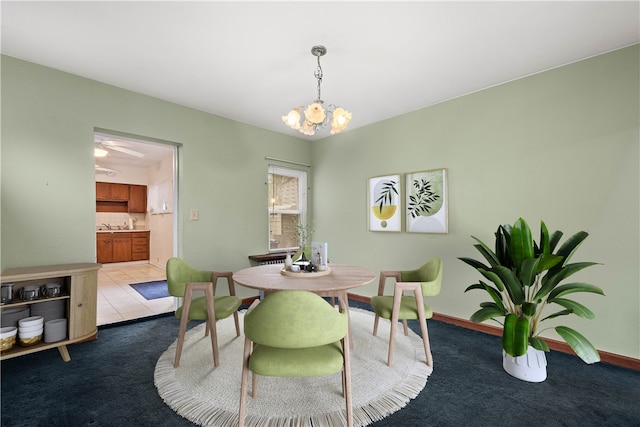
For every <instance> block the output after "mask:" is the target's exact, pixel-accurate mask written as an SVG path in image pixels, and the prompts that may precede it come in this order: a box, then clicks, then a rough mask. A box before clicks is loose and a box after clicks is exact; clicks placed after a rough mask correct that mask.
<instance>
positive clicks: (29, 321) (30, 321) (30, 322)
mask: <svg viewBox="0 0 640 427" xmlns="http://www.w3.org/2000/svg"><path fill="white" fill-rule="evenodd" d="M42 324H44V317H42V316H31V317H25V318H24V319H20V320H18V326H20V327H28V326H35V325H42Z"/></svg>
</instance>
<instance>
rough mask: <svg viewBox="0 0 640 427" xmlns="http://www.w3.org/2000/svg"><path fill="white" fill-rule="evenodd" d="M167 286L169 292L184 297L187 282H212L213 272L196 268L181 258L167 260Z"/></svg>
mask: <svg viewBox="0 0 640 427" xmlns="http://www.w3.org/2000/svg"><path fill="white" fill-rule="evenodd" d="M166 273H167V286H168V288H169V294H171V295H173V296H174V297H183V296H184V289H185V286H186V284H187V282H210V281H211V272H210V271H201V270H196V269H195V268H193V267H191V266H190V265H189V264H187V263H186V262H185V261H184V260H182V259H180V258H170V259H169V260H168V261H167V271H166Z"/></svg>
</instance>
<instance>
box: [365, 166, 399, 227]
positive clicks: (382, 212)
mask: <svg viewBox="0 0 640 427" xmlns="http://www.w3.org/2000/svg"><path fill="white" fill-rule="evenodd" d="M368 190H369V197H368V200H367V214H368V218H369V231H402V215H401V213H400V211H401V209H400V207H401V203H402V183H401V178H400V175H399V174H398V175H386V176H377V177H374V178H369V188H368Z"/></svg>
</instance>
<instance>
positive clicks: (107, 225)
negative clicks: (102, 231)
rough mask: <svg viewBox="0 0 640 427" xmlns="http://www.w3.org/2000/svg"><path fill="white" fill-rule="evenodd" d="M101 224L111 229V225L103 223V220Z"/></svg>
mask: <svg viewBox="0 0 640 427" xmlns="http://www.w3.org/2000/svg"><path fill="white" fill-rule="evenodd" d="M102 225H104V226H105V227H107V230H111V226H110V225H109V224H105V223H104V222H103V223H102Z"/></svg>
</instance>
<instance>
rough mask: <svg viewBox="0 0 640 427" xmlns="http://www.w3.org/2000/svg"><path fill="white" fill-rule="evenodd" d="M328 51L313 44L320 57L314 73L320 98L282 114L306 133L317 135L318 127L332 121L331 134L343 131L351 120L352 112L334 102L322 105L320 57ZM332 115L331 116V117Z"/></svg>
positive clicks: (315, 54) (286, 121)
mask: <svg viewBox="0 0 640 427" xmlns="http://www.w3.org/2000/svg"><path fill="white" fill-rule="evenodd" d="M326 53H327V48H326V47H324V46H313V47H312V48H311V54H312V55H313V56H315V57H316V58H317V59H318V68H316V71H315V73H314V74H313V75H314V76H315V78H316V80H318V99H316V100H315V101H314V102H313V103H311V104H309V105H307V106H306V107H305V106H300V107H296V108H294V109H293V110H291V111H289V114H287V115H286V116H282V121H283V122H284V123H285V124H286V125H287V126H289V127H290V128H291V129H297V130H298V131H299V132H300V133H303V134H305V135H315V133H316V129H317V128H318V127H322V128H325V127H327V125H328V124H329V122H331V134H332V135H333V134H335V133H338V132H342V131H343V130H345V129H346V128H347V125H348V124H349V121H350V120H351V113H350V112H348V111H347V110H345V109H344V108H341V107H336V106H335V105H334V104H330V105H329V106H327V108H326V110H325V109H324V108H323V107H322V104H323V103H324V102H323V101H322V99H321V98H320V85H321V84H322V67H321V66H320V57H321V56H324V55H325V54H326ZM301 110H302V111H304V120H303V121H302V122H300V111H301ZM330 116H331V118H330Z"/></svg>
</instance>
